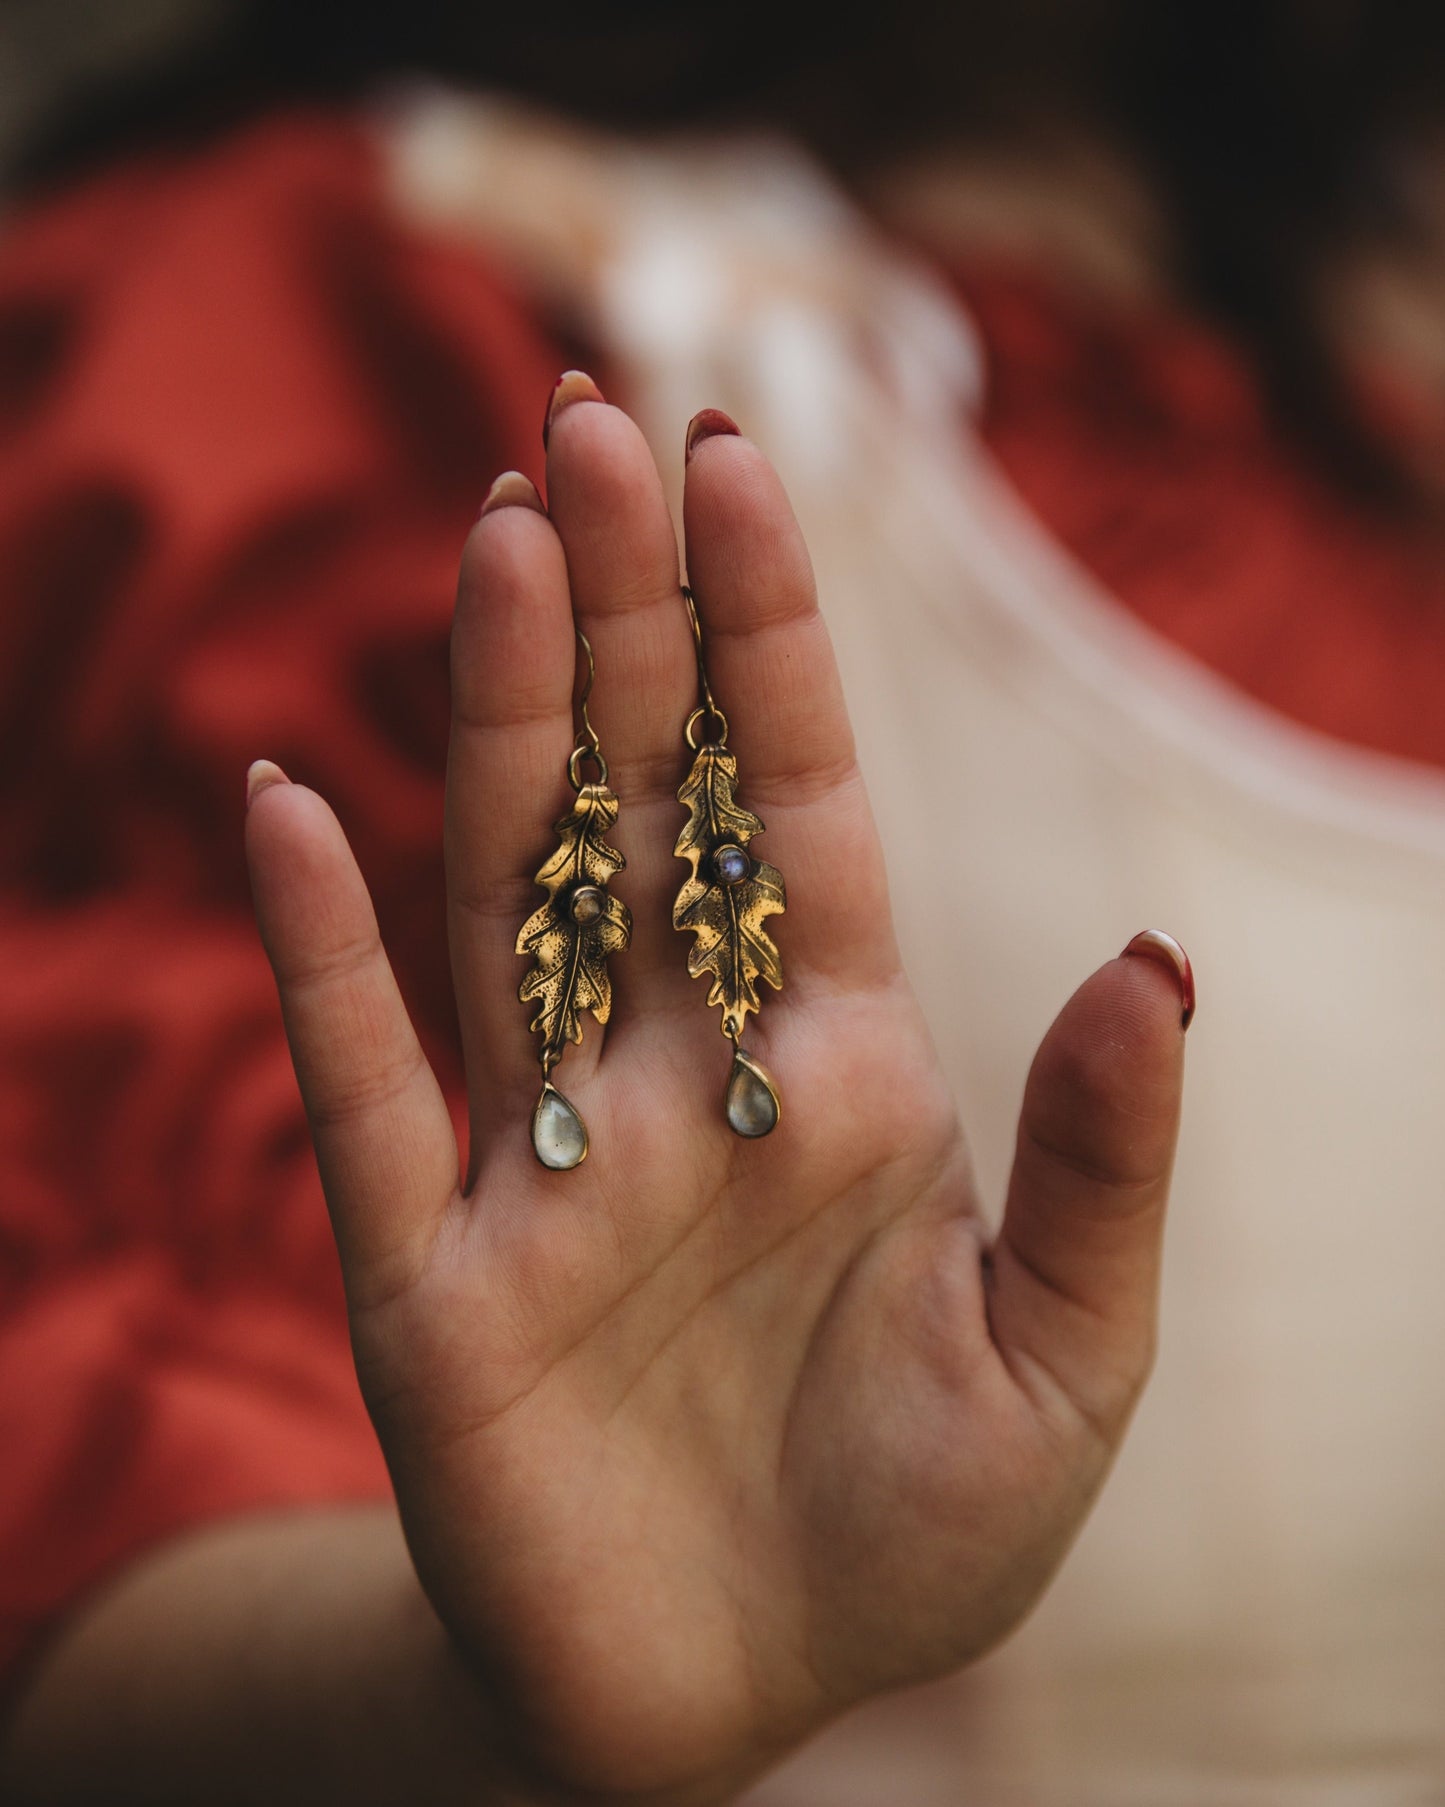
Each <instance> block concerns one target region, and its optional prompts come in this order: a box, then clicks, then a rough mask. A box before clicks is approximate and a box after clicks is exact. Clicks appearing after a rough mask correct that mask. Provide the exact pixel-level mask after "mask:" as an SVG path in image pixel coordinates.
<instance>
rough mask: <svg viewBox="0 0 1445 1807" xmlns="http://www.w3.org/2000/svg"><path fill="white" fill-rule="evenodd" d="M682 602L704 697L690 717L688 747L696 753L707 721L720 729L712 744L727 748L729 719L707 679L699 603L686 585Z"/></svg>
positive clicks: (699, 691)
mask: <svg viewBox="0 0 1445 1807" xmlns="http://www.w3.org/2000/svg"><path fill="white" fill-rule="evenodd" d="M682 600H683V601H684V602H685V603H686V604H687V618H688V621H689V622H690V623H691V625H692V643H693V648H694V650H695V652H696V653H697V688H698V694H699V695H700V696H701V697H702V704H701V706H700V707H699V708H697V709H694V710H693V712H692V714H691V715H690V716H688V718H687V725H686V727H685V728H684V729H683V732H684V734H685V735H686V737H687V744H688V746H689V747H691V748H692V750H693V752H696V751H697V748H698V741H697V738H696V735H697V730H698V729H699V728H700V727H701V726H702V724H703V723H704V722H705V721H708V720H711V721H713V722H715V723H716V724H717V729H718V733H717V737H716V739H715V740H714V741H713V742H712V743H711V744H712V745H713V746H718V747H725V746H726V745H727V744H728V718H727V717H726V716H725V715H724V714H723V712H722V710H721V709H719V708H718V706H717V699H716V698H715V697H714V696H713V693H712V685H711V684H710V683H709V682H708V679H707V661H706V660H705V659H704V657H703V651H702V622H701V621H700V620H699V618H698V613H697V603H696V601H695V600H694V599H693V594H692V591H691V590H690V589H688V587H687V585H686V584H683V586H682Z"/></svg>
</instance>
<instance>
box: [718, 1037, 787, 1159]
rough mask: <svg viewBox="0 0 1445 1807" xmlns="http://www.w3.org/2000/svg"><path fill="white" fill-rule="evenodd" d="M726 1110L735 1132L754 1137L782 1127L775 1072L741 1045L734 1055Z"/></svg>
mask: <svg viewBox="0 0 1445 1807" xmlns="http://www.w3.org/2000/svg"><path fill="white" fill-rule="evenodd" d="M726 1110H727V1119H728V1127H729V1128H730V1129H731V1130H732V1131H733V1133H734V1135H739V1136H747V1137H748V1138H749V1139H750V1140H751V1139H753V1138H755V1137H757V1136H766V1135H770V1134H771V1133H772V1132H773V1130H775V1129H776V1128H777V1127H778V1117H779V1116H780V1114H781V1112H782V1106H781V1104H780V1103H779V1101H778V1088H777V1087H776V1086H775V1085H774V1083H773V1079H772V1075H771V1074H770V1073H769V1072H768V1070H767V1068H766V1067H762V1066H759V1064H758V1063H757V1061H755V1060H753V1059H752V1058H751V1057H750V1056H749V1055H747V1054H744V1053H743V1051H742V1049H741V1048H739V1049H738V1050H737V1051H736V1052H735V1053H734V1055H733V1070H732V1072H731V1074H730V1075H729V1077H728V1089H727V1100H726Z"/></svg>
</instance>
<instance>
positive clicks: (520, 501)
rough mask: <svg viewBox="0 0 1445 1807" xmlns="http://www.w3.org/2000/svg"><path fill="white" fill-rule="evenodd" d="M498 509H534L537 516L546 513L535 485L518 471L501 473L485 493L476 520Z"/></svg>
mask: <svg viewBox="0 0 1445 1807" xmlns="http://www.w3.org/2000/svg"><path fill="white" fill-rule="evenodd" d="M498 508H535V509H536V511H537V513H538V514H546V512H547V510H546V508H545V507H544V506H543V503H542V498H541V496H540V495H539V494H538V493H537V485H536V484H535V483H534V482H533V481H532V479H531V478H530V477H524V476H523V475H522V473H521V472H520V471H503V472H502V474H501V476H500V477H498V478H497V480H496V482H495V483H494V484H493V485H492V487H491V488H490V489H489V490H488V491H487V499H486V501H485V502H483V504H482V507H481V513H480V514H478V516H477V519H478V520H479V521H480V520H481V518H482V515H484V514H491V513H492V512H493V510H494V509H498Z"/></svg>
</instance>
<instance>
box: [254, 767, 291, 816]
mask: <svg viewBox="0 0 1445 1807" xmlns="http://www.w3.org/2000/svg"><path fill="white" fill-rule="evenodd" d="M290 782H291V780H290V779H289V778H288V777H287V776H286V774H285V773H284V772H283V771H282V770H281V768H280V766H279V765H277V764H276V762H275V761H274V760H271V759H253V760H252V761H251V763H250V765H249V766H247V768H246V808H247V809H249V808H250V807H251V805H252V804H253V803H254V802H255V801H256V799H257V798H258V797H259V796H260V795H261V792H262V791H265V790H269V789H270V788H271V786H272V785H273V784H290Z"/></svg>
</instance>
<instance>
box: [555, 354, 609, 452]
mask: <svg viewBox="0 0 1445 1807" xmlns="http://www.w3.org/2000/svg"><path fill="white" fill-rule="evenodd" d="M606 400H607V397H606V396H605V395H604V394H603V393H602V391H601V390H600V389H599V388H598V387H597V385H596V383H594V382H593V381H592V378H591V377H590V376H588V374H587V372H586V371H585V370H564V371H563V372H562V374H561V376H559V377H558V378H557V381H556V382H555V383H553V385H552V393H551V395H550V396H548V398H547V416H546V419H545V420H544V421H543V422H542V450H543V451H544V452H545V451H546V449H547V441H548V440H549V439H550V438H551V437H552V429H553V427H554V426H556V424H557V416H558V415H559V414H560V413H561V412H562V410H563V409H564V408H570V407H571V406H572V404H573V403H574V402H605V401H606Z"/></svg>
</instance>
